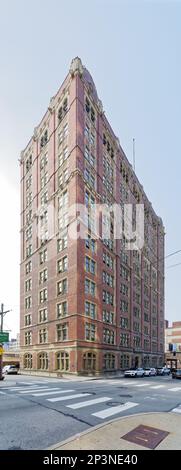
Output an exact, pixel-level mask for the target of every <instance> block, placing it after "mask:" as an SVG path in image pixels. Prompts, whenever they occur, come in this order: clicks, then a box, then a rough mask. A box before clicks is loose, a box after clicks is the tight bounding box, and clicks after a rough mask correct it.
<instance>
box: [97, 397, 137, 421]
mask: <svg viewBox="0 0 181 470" xmlns="http://www.w3.org/2000/svg"><path fill="white" fill-rule="evenodd" d="M138 404H139V403H133V402H129V401H128V402H127V403H124V405H118V406H112V407H111V408H106V409H104V410H102V411H98V412H97V413H92V416H96V417H97V418H101V419H104V418H108V416H113V415H116V414H118V413H121V412H123V411H126V410H128V409H129V408H133V407H134V406H137V405H138Z"/></svg>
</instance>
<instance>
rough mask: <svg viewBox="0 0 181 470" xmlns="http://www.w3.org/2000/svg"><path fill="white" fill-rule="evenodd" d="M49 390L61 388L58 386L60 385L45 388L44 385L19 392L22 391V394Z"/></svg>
mask: <svg viewBox="0 0 181 470" xmlns="http://www.w3.org/2000/svg"><path fill="white" fill-rule="evenodd" d="M48 390H50V391H51V390H59V388H58V387H55V388H54V387H51V388H49V387H46V388H45V387H42V388H37V389H31V390H24V391H23V392H22V391H21V392H19V393H22V394H23V395H24V394H27V393H34V392H47V391H48Z"/></svg>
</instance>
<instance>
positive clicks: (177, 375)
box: [172, 369, 181, 379]
mask: <svg viewBox="0 0 181 470" xmlns="http://www.w3.org/2000/svg"><path fill="white" fill-rule="evenodd" d="M172 379H181V369H174V370H172Z"/></svg>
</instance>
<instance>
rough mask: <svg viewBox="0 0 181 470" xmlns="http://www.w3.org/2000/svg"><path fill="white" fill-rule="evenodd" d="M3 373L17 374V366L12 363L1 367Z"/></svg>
mask: <svg viewBox="0 0 181 470" xmlns="http://www.w3.org/2000/svg"><path fill="white" fill-rule="evenodd" d="M3 374H7V375H9V374H18V368H17V367H16V366H14V365H9V366H5V367H3Z"/></svg>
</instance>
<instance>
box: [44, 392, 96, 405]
mask: <svg viewBox="0 0 181 470" xmlns="http://www.w3.org/2000/svg"><path fill="white" fill-rule="evenodd" d="M88 395H91V393H76V394H74V395H69V396H68V397H67V396H66V397H58V398H47V401H51V402H52V403H54V402H56V401H64V400H73V398H82V397H88Z"/></svg>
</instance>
